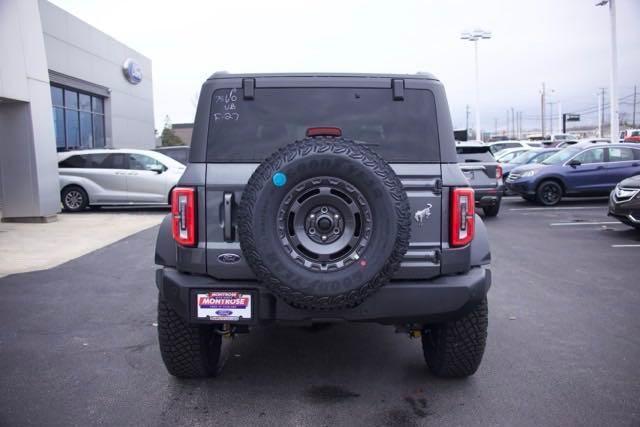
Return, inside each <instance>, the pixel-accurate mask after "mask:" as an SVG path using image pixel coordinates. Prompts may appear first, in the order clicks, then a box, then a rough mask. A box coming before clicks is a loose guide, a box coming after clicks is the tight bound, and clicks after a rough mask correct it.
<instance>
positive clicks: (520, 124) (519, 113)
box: [518, 111, 522, 139]
mask: <svg viewBox="0 0 640 427" xmlns="http://www.w3.org/2000/svg"><path fill="white" fill-rule="evenodd" d="M518 139H522V111H518Z"/></svg>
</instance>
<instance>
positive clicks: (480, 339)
mask: <svg viewBox="0 0 640 427" xmlns="http://www.w3.org/2000/svg"><path fill="white" fill-rule="evenodd" d="M488 326H489V310H488V304H487V299H486V297H485V299H483V300H482V302H480V303H479V304H478V305H477V306H476V307H475V308H474V309H473V310H472V311H471V312H469V313H467V314H466V315H465V316H464V317H462V318H460V319H458V320H455V321H452V322H447V323H443V324H439V325H434V326H433V327H431V328H430V329H428V330H426V331H424V332H423V334H422V351H423V353H424V359H425V361H426V362H427V366H428V367H429V370H430V371H431V372H432V373H433V374H434V375H436V376H438V377H445V378H460V377H468V376H469V375H473V374H474V373H475V372H476V371H477V370H478V366H480V362H481V361H482V356H483V355H484V347H485V344H486V342H487V328H488Z"/></svg>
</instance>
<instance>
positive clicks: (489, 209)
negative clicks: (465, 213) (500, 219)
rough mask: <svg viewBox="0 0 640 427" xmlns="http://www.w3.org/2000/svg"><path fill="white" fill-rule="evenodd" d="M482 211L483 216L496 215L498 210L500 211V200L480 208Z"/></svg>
mask: <svg viewBox="0 0 640 427" xmlns="http://www.w3.org/2000/svg"><path fill="white" fill-rule="evenodd" d="M482 211H483V212H484V216H498V212H500V202H499V201H498V202H497V203H496V204H495V205H493V206H485V207H484V208H482Z"/></svg>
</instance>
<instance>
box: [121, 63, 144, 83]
mask: <svg viewBox="0 0 640 427" xmlns="http://www.w3.org/2000/svg"><path fill="white" fill-rule="evenodd" d="M122 72H123V73H124V77H125V78H126V79H127V81H128V82H129V83H131V84H132V85H137V84H138V83H140V82H141V81H142V68H140V65H138V63H137V62H135V61H134V60H133V59H131V58H128V59H127V60H125V61H124V64H122Z"/></svg>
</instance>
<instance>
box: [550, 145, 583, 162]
mask: <svg viewBox="0 0 640 427" xmlns="http://www.w3.org/2000/svg"><path fill="white" fill-rule="evenodd" d="M582 150H583V149H582V148H580V147H570V148H565V149H564V150H560V151H558V152H557V153H556V154H554V155H553V156H550V157H549V158H547V159H546V160H544V161H542V164H543V165H555V164H557V163H563V162H566V161H567V160H569V159H570V158H572V157H573V156H575V155H576V154H578V153H579V152H580V151H582Z"/></svg>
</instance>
